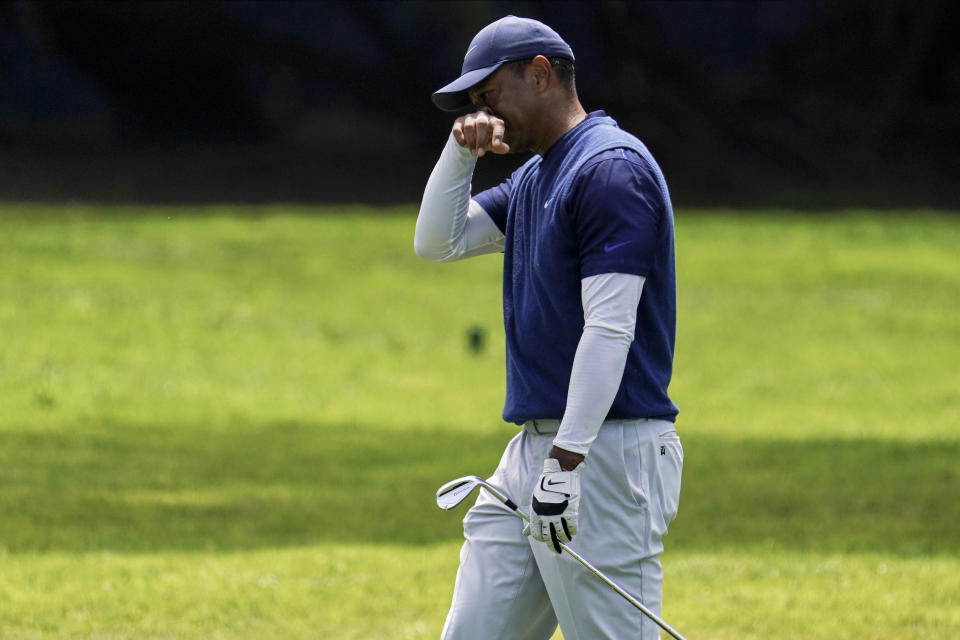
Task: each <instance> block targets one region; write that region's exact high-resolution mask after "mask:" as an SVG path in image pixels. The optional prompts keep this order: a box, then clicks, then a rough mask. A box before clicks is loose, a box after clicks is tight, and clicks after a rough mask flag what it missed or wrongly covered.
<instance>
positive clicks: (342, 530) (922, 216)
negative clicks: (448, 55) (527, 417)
mask: <svg viewBox="0 0 960 640" xmlns="http://www.w3.org/2000/svg"><path fill="white" fill-rule="evenodd" d="M413 215H414V213H413V211H412V210H410V209H398V210H395V211H371V210H365V209H360V208H354V209H340V210H337V211H331V210H314V209H296V208H289V207H270V208H244V209H234V208H227V207H219V208H216V207H211V208H205V209H199V210H190V209H177V208H171V209H167V208H119V207H114V208H105V209H104V208H93V207H81V206H74V207H66V208H57V209H50V208H44V207H37V206H29V207H28V206H14V205H7V206H5V207H4V208H2V209H0V228H2V229H3V232H2V233H0V336H2V340H0V637H2V638H25V639H33V638H90V639H93V638H98V639H101V638H178V639H179V638H216V637H223V638H251V639H252V638H258V639H259V638H345V639H348V638H384V639H392V640H393V639H400V638H416V639H420V638H434V637H437V636H438V634H439V630H440V627H441V626H442V623H443V616H444V614H445V611H446V606H447V604H448V602H449V597H450V592H451V590H452V585H453V574H454V572H455V570H456V562H457V548H458V545H459V542H458V541H459V538H460V527H459V517H460V515H461V514H462V510H459V511H457V512H456V513H455V514H449V513H443V512H440V511H439V510H438V509H436V507H434V506H433V504H432V496H433V491H434V489H435V488H436V486H438V485H439V484H440V483H442V482H443V481H445V480H447V479H449V478H451V477H455V476H458V475H463V474H466V473H477V474H484V473H489V472H491V471H492V469H493V467H494V466H495V464H496V461H497V459H498V457H499V454H500V451H501V449H502V446H503V444H504V442H505V441H506V440H507V439H508V438H509V436H510V434H511V433H512V430H513V428H512V427H511V426H510V425H504V424H503V423H502V422H501V421H500V419H499V409H500V405H501V402H502V394H503V375H502V349H503V339H502V335H501V333H502V332H501V331H500V329H499V325H500V321H501V320H500V308H499V304H500V295H499V283H500V280H499V260H498V259H497V258H496V257H493V256H490V257H486V258H478V259H475V260H470V261H467V262H464V263H461V264H451V265H436V264H432V263H428V262H424V261H421V260H419V259H417V258H416V257H415V256H414V255H413V253H412V228H413ZM677 240H678V256H679V264H678V267H679V280H680V282H679V304H680V311H679V315H680V321H679V336H678V348H677V366H676V375H675V377H674V381H673V384H672V386H671V393H672V395H673V397H674V398H675V400H676V401H677V403H678V404H679V405H680V407H681V416H680V420H679V422H678V427H679V429H680V431H681V434H682V437H683V440H684V447H685V450H686V466H685V470H684V488H683V495H682V500H681V512H680V516H679V518H678V519H677V521H676V522H675V523H674V526H673V527H672V529H671V535H670V536H669V538H668V539H667V547H668V550H667V553H666V554H665V556H664V562H665V565H666V567H667V575H666V584H665V606H664V616H665V617H666V618H667V619H668V620H669V621H670V622H671V623H672V624H673V625H674V626H676V627H677V628H678V629H680V630H681V632H683V633H684V634H685V635H687V636H688V637H689V638H690V640H698V639H703V640H708V639H726V638H729V639H731V640H732V639H733V638H737V639H751V638H757V639H759V638H771V637H776V638H797V639H798V640H799V639H800V638H824V639H827V638H829V639H831V640H832V639H835V638H850V639H854V638H856V639H858V640H859V639H863V638H876V639H893V638H897V639H899V638H903V637H924V638H942V639H947V638H951V639H952V638H954V637H957V636H958V635H960V600H958V596H957V594H958V593H960V578H958V577H957V576H960V560H958V557H960V555H958V554H960V535H958V534H957V531H960V510H958V509H957V508H956V501H957V498H956V496H957V495H960V437H958V434H960V393H958V389H960V367H958V366H957V364H956V363H957V362H960V320H958V318H960V315H958V313H957V312H958V311H960V309H958V307H957V304H958V298H957V293H958V283H960V261H958V260H957V258H956V256H957V255H958V250H960V218H957V217H955V216H951V215H946V214H938V213H935V212H896V213H878V212H846V213H844V214H843V215H837V214H815V215H811V214H807V215H799V214H792V213H789V212H770V213H768V214H764V215H759V214H743V213H738V212H734V211H729V212H690V211H681V212H679V213H678V216H677ZM473 326H480V327H483V328H485V329H486V332H487V335H488V339H489V340H488V347H487V349H486V350H485V351H484V352H482V353H480V354H473V353H471V352H470V350H469V349H468V348H467V333H468V331H469V330H470V328H471V327H473ZM398 478H402V483H398V482H397V479H398ZM558 637H559V636H558Z"/></svg>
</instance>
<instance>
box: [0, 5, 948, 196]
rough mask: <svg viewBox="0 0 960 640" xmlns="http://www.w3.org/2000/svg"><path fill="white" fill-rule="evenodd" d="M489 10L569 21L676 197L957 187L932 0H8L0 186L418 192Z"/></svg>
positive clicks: (582, 68)
mask: <svg viewBox="0 0 960 640" xmlns="http://www.w3.org/2000/svg"><path fill="white" fill-rule="evenodd" d="M507 13H513V14H516V15H524V16H529V17H535V18H539V19H541V20H543V21H545V22H547V23H548V24H550V25H551V26H553V27H554V28H555V29H556V30H557V31H558V32H560V33H561V35H563V36H564V37H565V39H567V41H568V42H570V44H571V46H572V47H573V49H574V52H575V53H576V55H577V58H578V61H577V84H578V88H579V90H580V94H581V99H582V101H583V102H584V105H585V106H586V107H587V108H588V109H598V108H603V109H605V110H606V111H607V112H608V113H610V114H611V115H613V116H614V117H615V118H617V119H618V120H619V121H620V123H621V125H622V126H624V127H625V128H627V129H629V130H631V131H632V132H634V133H636V134H638V135H639V136H640V137H641V138H643V139H644V141H645V142H646V143H647V144H648V146H650V147H651V149H652V150H653V152H654V153H655V155H656V156H657V157H658V158H659V159H660V161H661V163H662V164H663V165H664V169H665V171H666V173H667V177H668V180H669V181H670V183H671V186H672V189H673V191H674V195H675V199H676V200H677V201H678V204H684V203H686V204H731V205H734V204H779V205H783V206H804V205H811V206H824V205H829V204H841V205H849V204H880V205H884V204H893V205H936V206H950V207H957V205H958V204H960V199H958V198H957V195H958V187H957V185H958V184H960V164H958V162H957V159H956V158H957V150H958V145H957V142H958V140H960V135H958V134H960V118H958V114H960V47H958V45H957V36H956V34H957V32H958V26H960V25H958V20H957V9H956V6H955V3H954V2H952V1H950V0H848V1H843V2H835V1H829V0H808V1H801V0H797V1H787V2H784V1H767V2H760V1H757V0H750V1H746V0H745V1H741V2H722V1H721V2H617V1H597V2H546V1H521V2H498V1H480V0H477V1H469V2H464V1H459V2H458V1H448V2H439V1H437V2H428V1H416V2H414V1H410V2H383V1H370V0H357V1H352V2H351V1H343V2H282V1H274V2H268V1H240V0H234V1H173V0H162V1H160V0H154V1H134V0H129V1H126V2H120V1H118V2H110V1H104V0H101V1H88V0H73V1H52V0H13V1H11V2H6V3H4V4H0V197H2V198H13V199H23V198H27V199H54V200H56V199H96V200H154V201H202V200H211V199H213V200H228V201H229V200H234V201H244V200H248V201H271V200H279V201H284V200H287V201H295V200H304V201H366V202H409V201H414V200H416V199H417V198H418V197H419V194H420V191H421V190H422V187H423V183H424V181H425V179H426V176H427V174H428V173H429V170H430V167H431V166H432V164H433V162H434V160H435V157H436V154H437V153H438V152H439V150H440V148H441V146H442V144H443V141H444V139H445V137H446V135H447V131H448V128H449V125H450V122H451V118H450V116H449V115H448V114H443V113H442V112H439V111H438V110H436V109H435V108H434V107H433V106H432V104H431V102H430V94H431V93H432V92H433V91H434V90H435V89H437V88H438V87H440V86H441V85H443V84H445V83H446V82H448V81H449V80H451V79H452V78H454V77H456V76H457V75H458V74H459V69H460V64H461V61H462V57H463V53H464V52H465V50H466V46H467V44H468V43H469V41H470V39H471V38H472V36H473V34H474V33H475V32H476V31H477V30H478V29H479V28H480V27H482V26H483V25H485V24H487V23H488V22H490V21H492V20H494V19H496V18H498V17H500V16H502V15H505V14H507ZM520 160H522V158H507V159H496V160H489V161H487V160H485V161H484V162H482V163H481V169H480V171H479V173H478V176H477V179H476V181H475V186H477V187H483V186H487V185H489V184H493V183H494V182H495V181H497V180H499V179H500V178H501V177H502V176H503V175H504V174H505V173H506V172H507V171H509V170H510V169H511V168H512V166H515V165H516V164H518V162H519V161H520Z"/></svg>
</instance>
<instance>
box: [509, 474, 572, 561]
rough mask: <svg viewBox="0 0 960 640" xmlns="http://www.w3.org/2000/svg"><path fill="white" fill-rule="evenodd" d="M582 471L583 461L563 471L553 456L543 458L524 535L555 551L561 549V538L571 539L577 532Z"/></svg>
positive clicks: (564, 539) (563, 540) (565, 540)
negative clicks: (541, 469) (545, 544)
mask: <svg viewBox="0 0 960 640" xmlns="http://www.w3.org/2000/svg"><path fill="white" fill-rule="evenodd" d="M582 472H583V463H582V462H581V463H580V464H578V465H577V466H576V467H574V469H573V470H572V471H563V470H562V469H561V468H560V461H559V460H557V459H556V458H547V459H546V460H544V461H543V473H541V474H540V479H539V480H538V481H537V486H536V488H535V489H534V490H533V509H532V512H531V514H530V523H529V524H528V525H527V526H526V527H525V528H524V531H523V533H524V535H531V536H533V537H534V538H536V539H537V540H540V541H542V542H546V543H547V544H548V546H550V547H551V548H552V549H553V550H554V551H556V552H557V553H560V551H561V549H560V543H561V542H570V540H571V539H573V535H574V534H575V533H576V532H577V515H578V511H579V508H580V474H581V473H582Z"/></svg>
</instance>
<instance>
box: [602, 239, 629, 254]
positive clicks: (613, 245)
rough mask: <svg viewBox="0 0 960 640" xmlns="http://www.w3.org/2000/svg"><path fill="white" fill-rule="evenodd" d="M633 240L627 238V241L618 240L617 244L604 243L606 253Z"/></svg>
mask: <svg viewBox="0 0 960 640" xmlns="http://www.w3.org/2000/svg"><path fill="white" fill-rule="evenodd" d="M631 242H633V240H627V241H626V242H617V243H615V244H609V243H608V244H605V245H603V250H604V252H605V253H610V252H611V251H613V250H614V249H619V248H620V247H623V246H626V245H628V244H630V243H631Z"/></svg>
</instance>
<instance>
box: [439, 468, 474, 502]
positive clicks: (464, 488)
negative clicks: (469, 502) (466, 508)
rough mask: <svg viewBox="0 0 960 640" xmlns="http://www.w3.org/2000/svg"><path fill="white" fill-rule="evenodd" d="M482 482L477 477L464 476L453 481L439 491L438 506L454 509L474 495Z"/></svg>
mask: <svg viewBox="0 0 960 640" xmlns="http://www.w3.org/2000/svg"><path fill="white" fill-rule="evenodd" d="M482 482H483V481H482V480H481V479H480V478H478V477H477V476H464V477H462V478H457V479H456V480H451V481H450V482H448V483H446V484H444V485H443V486H442V487H440V488H439V489H437V506H438V507H440V508H441V509H453V508H454V507H455V506H457V505H458V504H460V503H461V502H463V500H464V498H466V497H467V496H468V495H470V494H471V493H473V490H474V489H476V488H477V487H479V486H480V485H481V483H482Z"/></svg>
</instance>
